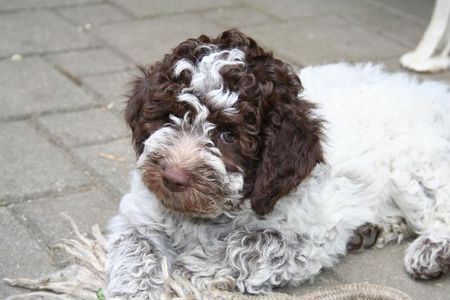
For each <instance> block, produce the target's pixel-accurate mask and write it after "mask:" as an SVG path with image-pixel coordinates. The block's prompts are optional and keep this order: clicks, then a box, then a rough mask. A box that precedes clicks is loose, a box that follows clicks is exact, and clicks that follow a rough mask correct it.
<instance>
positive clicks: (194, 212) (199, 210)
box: [145, 177, 224, 218]
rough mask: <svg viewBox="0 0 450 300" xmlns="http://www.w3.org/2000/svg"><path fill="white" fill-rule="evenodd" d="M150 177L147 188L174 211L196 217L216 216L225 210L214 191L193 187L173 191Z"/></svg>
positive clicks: (146, 183) (166, 206)
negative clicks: (206, 191)
mask: <svg viewBox="0 0 450 300" xmlns="http://www.w3.org/2000/svg"><path fill="white" fill-rule="evenodd" d="M148 179H149V178H148V177H147V180H146V182H145V185H146V187H147V189H148V190H149V191H150V192H152V193H153V194H154V195H155V196H156V198H157V199H158V200H159V201H160V203H161V204H162V205H163V206H164V207H165V208H167V209H168V210H170V211H172V212H176V213H179V214H182V215H185V216H189V217H195V218H215V217H217V216H219V215H221V214H222V213H223V211H224V207H222V205H220V204H219V203H218V202H217V200H218V198H220V196H217V194H214V192H208V193H202V192H199V191H198V190H195V189H193V188H188V189H187V190H185V191H183V192H171V191H169V190H168V189H167V188H165V187H164V185H163V184H162V182H161V181H160V180H158V179H157V178H154V180H148ZM214 195H216V197H214Z"/></svg>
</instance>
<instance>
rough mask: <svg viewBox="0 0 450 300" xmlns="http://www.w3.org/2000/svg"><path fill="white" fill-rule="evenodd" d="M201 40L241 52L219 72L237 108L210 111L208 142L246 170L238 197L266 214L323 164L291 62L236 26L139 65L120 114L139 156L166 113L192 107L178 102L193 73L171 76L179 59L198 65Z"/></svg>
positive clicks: (315, 123)
mask: <svg viewBox="0 0 450 300" xmlns="http://www.w3.org/2000/svg"><path fill="white" fill-rule="evenodd" d="M205 44H214V45H217V46H218V47H219V49H220V50H224V49H233V48H238V49H240V50H242V51H243V52H244V53H245V65H244V66H235V65H233V66H230V67H224V68H222V69H221V75H222V76H223V79H224V82H225V84H226V86H227V88H228V89H229V90H231V91H235V92H237V93H238V94H239V101H238V102H237V104H236V108H237V109H238V111H239V113H238V114H235V115H232V116H230V115H229V114H228V115H227V114H224V113H223V112H221V111H214V109H212V108H210V111H211V113H210V115H209V117H208V121H210V122H212V123H214V124H216V126H217V128H216V130H215V131H214V132H213V136H212V140H213V142H214V143H215V145H216V146H217V147H218V148H219V150H220V151H221V153H222V155H223V159H224V163H225V165H226V167H227V169H229V170H231V171H233V170H235V169H237V168H241V169H242V170H244V174H245V176H244V193H243V196H244V198H248V197H249V198H250V199H251V205H252V208H253V210H254V211H255V212H256V213H258V214H261V215H264V214H267V213H269V212H271V211H272V210H273V208H274V206H275V204H276V202H277V201H278V200H279V199H280V198H282V197H283V196H285V195H286V194H287V193H288V192H289V191H291V190H292V189H294V188H295V187H296V186H297V185H298V184H299V183H300V182H301V181H302V180H303V179H304V178H305V177H306V176H308V175H309V173H310V172H311V170H312V169H313V167H314V166H315V164H317V163H318V162H322V161H323V155H322V148H321V145H320V140H321V137H322V134H321V129H322V126H321V120H320V119H319V118H317V117H314V116H313V110H314V105H313V104H312V103H310V102H307V101H305V100H303V99H300V98H299V96H298V95H299V93H300V92H301V91H302V85H301V82H300V79H299V78H298V77H297V75H296V74H295V73H294V71H293V70H292V68H291V66H290V65H288V64H286V63H284V62H282V61H281V60H279V59H276V58H274V57H273V55H272V53H271V52H267V51H265V50H264V49H262V48H261V47H259V46H258V45H257V43H256V42H255V41H254V40H253V39H251V38H249V37H246V36H245V35H244V34H243V33H241V32H239V31H237V30H228V31H225V32H223V33H221V34H220V35H219V36H218V37H217V38H209V37H207V36H205V35H202V36H200V37H199V38H197V39H188V40H186V41H184V42H182V43H181V44H179V45H178V46H177V47H175V48H174V49H173V50H172V52H171V53H170V54H166V55H165V56H164V58H163V60H162V61H159V62H156V63H154V64H153V65H152V66H150V67H149V68H143V67H141V68H140V69H141V71H142V74H141V75H140V76H139V77H138V78H136V80H135V81H134V82H133V88H132V91H131V93H130V95H129V101H128V104H127V108H126V112H125V117H126V121H127V122H128V124H129V126H130V128H131V130H132V133H133V135H132V136H133V142H134V147H135V150H136V153H137V154H138V155H139V154H140V153H142V151H143V146H144V145H143V143H144V141H145V140H146V139H147V138H148V137H149V136H150V135H151V134H152V133H153V132H155V131H156V130H158V129H159V128H161V127H162V126H163V124H165V123H167V122H169V115H170V114H173V115H176V116H178V117H182V116H183V115H184V114H185V113H186V112H187V111H190V110H192V108H190V107H189V106H188V105H186V104H185V103H180V102H177V101H176V99H177V95H179V94H180V92H181V90H182V89H183V88H185V87H188V86H189V83H190V80H191V78H190V77H191V75H190V74H189V72H187V71H183V72H182V73H181V75H180V76H178V77H175V76H174V66H175V64H176V62H177V61H179V60H180V59H187V60H189V61H191V62H193V63H194V64H195V63H196V62H198V61H199V60H200V59H201V58H202V57H203V56H204V55H205V53H204V51H203V50H201V48H200V50H199V48H198V46H200V45H205ZM191 113H192V114H194V113H195V112H194V111H191ZM223 130H228V131H231V132H233V134H234V135H235V136H236V137H237V142H236V143H233V144H231V145H225V144H224V143H221V142H220V140H219V139H218V134H219V132H220V131H223Z"/></svg>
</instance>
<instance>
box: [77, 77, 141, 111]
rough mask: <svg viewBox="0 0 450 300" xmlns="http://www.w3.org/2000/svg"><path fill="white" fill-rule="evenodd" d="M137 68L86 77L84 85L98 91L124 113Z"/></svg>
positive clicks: (111, 104)
mask: <svg viewBox="0 0 450 300" xmlns="http://www.w3.org/2000/svg"><path fill="white" fill-rule="evenodd" d="M135 73H137V71H136V70H133V71H127V72H118V73H110V74H102V75H96V76H88V77H84V78H83V79H82V80H83V85H86V86H87V87H89V88H90V89H92V90H94V91H95V92H96V93H98V94H99V95H100V96H101V97H102V98H103V100H104V101H106V103H107V104H109V105H110V106H113V107H112V108H113V109H114V110H116V111H118V112H119V113H122V112H123V110H124V108H125V103H126V101H127V97H126V94H127V93H128V91H129V89H130V87H131V86H130V84H129V83H130V82H131V81H132V79H133V76H134V75H133V74H135Z"/></svg>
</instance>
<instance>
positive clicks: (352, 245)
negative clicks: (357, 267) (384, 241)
mask: <svg viewBox="0 0 450 300" xmlns="http://www.w3.org/2000/svg"><path fill="white" fill-rule="evenodd" d="M380 232H381V228H380V227H379V226H378V225H375V224H370V223H366V224H364V225H363V226H361V227H359V228H357V229H356V230H355V231H354V233H353V236H352V237H351V238H350V241H349V242H348V244H347V251H348V252H357V251H361V250H364V249H368V248H371V247H372V246H373V245H375V243H376V242H377V239H378V236H379V235H380Z"/></svg>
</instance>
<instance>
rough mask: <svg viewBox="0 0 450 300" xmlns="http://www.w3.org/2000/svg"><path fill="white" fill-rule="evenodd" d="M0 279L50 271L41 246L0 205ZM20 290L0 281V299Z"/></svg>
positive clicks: (49, 262)
mask: <svg viewBox="0 0 450 300" xmlns="http://www.w3.org/2000/svg"><path fill="white" fill-rule="evenodd" d="M0 228H1V229H2V230H0V241H1V242H0V266H1V267H0V279H3V278H4V277H8V278H15V277H39V276H41V275H43V274H46V273H47V272H48V271H50V270H52V267H51V261H50V258H49V256H48V254H47V253H46V251H45V249H43V248H42V247H40V246H39V244H38V243H37V242H36V241H35V240H34V239H33V237H32V236H31V235H30V234H29V233H28V232H27V230H26V229H25V227H24V226H22V225H21V224H20V223H19V222H17V220H16V219H15V218H14V216H13V215H12V214H11V213H10V212H9V211H8V209H7V208H4V207H3V208H0ZM17 293H22V290H20V289H17V288H13V287H10V286H7V285H5V284H4V283H3V280H0V298H1V299H5V298H6V297H7V296H10V295H15V294H17Z"/></svg>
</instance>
